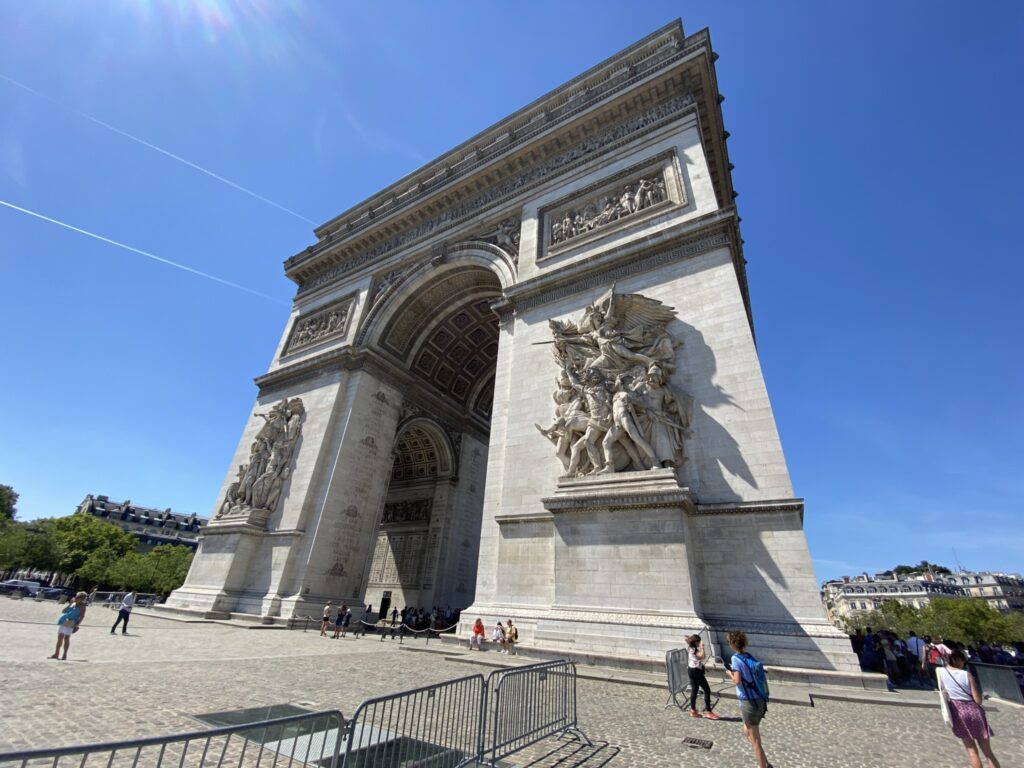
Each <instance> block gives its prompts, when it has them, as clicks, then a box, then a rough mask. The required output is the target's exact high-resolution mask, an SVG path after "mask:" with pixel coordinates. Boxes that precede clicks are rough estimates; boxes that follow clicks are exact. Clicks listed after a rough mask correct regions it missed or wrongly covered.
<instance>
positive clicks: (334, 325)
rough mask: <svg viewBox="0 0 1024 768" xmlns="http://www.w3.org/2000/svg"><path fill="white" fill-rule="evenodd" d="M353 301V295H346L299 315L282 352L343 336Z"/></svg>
mask: <svg viewBox="0 0 1024 768" xmlns="http://www.w3.org/2000/svg"><path fill="white" fill-rule="evenodd" d="M354 303H355V297H354V296H352V295H348V296H345V297H343V298H340V299H338V300H337V301H332V302H331V303H330V304H328V305H327V306H325V307H320V308H318V309H315V310H313V311H312V312H308V313H306V314H304V315H299V317H298V319H296V321H295V324H294V325H293V326H292V332H291V334H290V335H289V336H288V343H287V344H286V345H285V348H284V354H286V355H290V354H292V353H294V352H299V351H301V350H303V349H306V348H307V347H311V346H313V345H314V344H318V343H320V342H322V341H328V340H330V339H337V338H341V337H343V336H344V335H345V334H346V333H347V332H348V324H349V318H350V317H351V315H352V306H353V304H354Z"/></svg>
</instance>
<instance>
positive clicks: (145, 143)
mask: <svg viewBox="0 0 1024 768" xmlns="http://www.w3.org/2000/svg"><path fill="white" fill-rule="evenodd" d="M0 80H5V81H6V82H8V83H10V84H11V85H13V86H15V87H17V88H21V89H22V90H24V91H28V92H29V93H31V94H32V95H34V96H37V97H39V98H40V99H43V100H44V101H48V102H50V103H51V104H53V105H55V106H57V107H59V108H61V109H63V110H65V111H67V112H71V113H72V114H75V115H78V116H79V117H81V118H82V119H83V120H89V121H90V122H93V123H96V125H99V126H102V127H103V128H106V129H107V130H108V131H113V132H114V133H116V134H117V135H118V136H124V137H125V138H126V139H130V140H131V141H134V142H135V143H136V144H141V145H142V146H144V147H147V148H149V149H152V150H153V151H154V152H159V153H160V154H161V155H164V156H166V157H169V158H171V159H172V160H177V161H178V162H179V163H182V164H183V165H187V166H188V167H189V168H192V169H193V170H196V171H199V172H200V173H205V174H206V175H207V176H209V177H210V178H212V179H216V180H217V181H219V182H221V183H222V184H227V185H228V186H229V187H232V188H233V189H237V190H238V191H239V192H244V193H245V194H247V195H249V196H250V197H254V198H256V199H257V200H259V201H260V202H263V203H266V204H267V205H271V206H273V207H274V208H277V209H278V210H280V211H284V212H285V213H288V214H291V215H292V216H294V217H295V218H297V219H301V220H302V221H304V222H306V223H307V224H310V225H312V226H314V227H315V226H317V223H316V222H315V221H313V220H312V219H307V218H306V217H305V216H303V215H302V214H301V213H296V212H295V211H293V210H292V209H291V208H286V207H285V206H283V205H281V204H280V203H275V202H274V201H273V200H271V199H269V198H266V197H264V196H263V195H261V194H259V193H257V192H253V191H252V190H251V189H246V188H245V187H243V186H242V185H241V184H236V183H235V182H233V181H231V179H225V178H224V177H223V176H221V175H219V174H216V173H214V172H213V171H210V170H207V169H206V168H203V167H202V166H201V165H196V164H195V163H193V162H192V161H191V160H186V159H185V158H184V157H182V156H181V155H176V154H174V153H173V152H169V151H168V150H166V149H163V148H162V147H158V146H157V145H156V144H151V143H150V142H148V141H146V140H145V139H140V138H139V137H138V136H134V135H133V134H130V133H128V131H122V130H121V129H120V128H118V127H116V126H113V125H111V124H110V123H106V122H104V121H102V120H100V119H99V118H98V117H93V116H92V115H90V114H87V113H85V112H82V111H80V110H77V109H75V108H74V107H69V106H67V105H66V104H61V103H60V102H59V101H57V100H56V99H52V98H50V97H49V96H47V95H46V94H45V93H41V92H39V91H37V90H36V89H35V88H32V87H31V86H28V85H25V84H24V83H21V82H18V81H17V80H15V79H14V78H13V77H8V76H7V75H3V74H0Z"/></svg>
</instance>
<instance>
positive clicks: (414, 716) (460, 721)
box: [344, 674, 486, 768]
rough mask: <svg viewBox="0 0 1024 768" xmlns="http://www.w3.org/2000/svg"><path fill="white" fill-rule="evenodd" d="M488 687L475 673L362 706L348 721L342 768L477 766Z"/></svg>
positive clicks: (380, 698) (481, 677)
mask: <svg viewBox="0 0 1024 768" xmlns="http://www.w3.org/2000/svg"><path fill="white" fill-rule="evenodd" d="M485 685H486V684H485V682H484V678H483V675H479V674H477V675H471V676H470V677H463V678H459V679H458V680H452V681H450V682H447V683H438V684H437V685H428V686H426V687H423V688H416V689H415V690H412V691H404V692H403V693H398V694H394V695H392V696H380V697H378V698H375V699H370V700H369V701H365V702H363V703H362V704H360V705H359V708H358V709H357V710H356V712H355V714H354V715H353V716H352V720H351V721H350V722H349V726H348V728H349V731H348V732H349V737H348V742H347V744H346V745H345V762H344V765H345V766H348V768H354V767H356V766H358V767H365V766H375V765H381V766H399V765H406V766H413V765H415V766H439V767H440V766H444V767H445V768H453V767H454V766H463V765H472V764H474V763H476V762H477V760H478V758H479V749H480V734H481V729H482V727H483V722H482V717H483V707H482V702H483V701H484V700H485V691H486V688H485Z"/></svg>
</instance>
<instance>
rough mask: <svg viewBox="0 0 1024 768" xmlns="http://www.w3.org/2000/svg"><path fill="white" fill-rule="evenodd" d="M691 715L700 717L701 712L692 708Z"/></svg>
mask: <svg viewBox="0 0 1024 768" xmlns="http://www.w3.org/2000/svg"><path fill="white" fill-rule="evenodd" d="M690 717H700V712H698V711H697V710H696V709H691V710H690Z"/></svg>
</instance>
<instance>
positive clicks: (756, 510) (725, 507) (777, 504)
mask: <svg viewBox="0 0 1024 768" xmlns="http://www.w3.org/2000/svg"><path fill="white" fill-rule="evenodd" d="M773 512H799V513H800V517H801V519H802V518H803V514H804V500H803V499H786V500H784V501H767V502H766V501H745V502H726V503H724V504H698V505H697V507H696V509H694V510H693V512H692V514H694V515H698V516H706V515H764V514H771V513H773Z"/></svg>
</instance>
